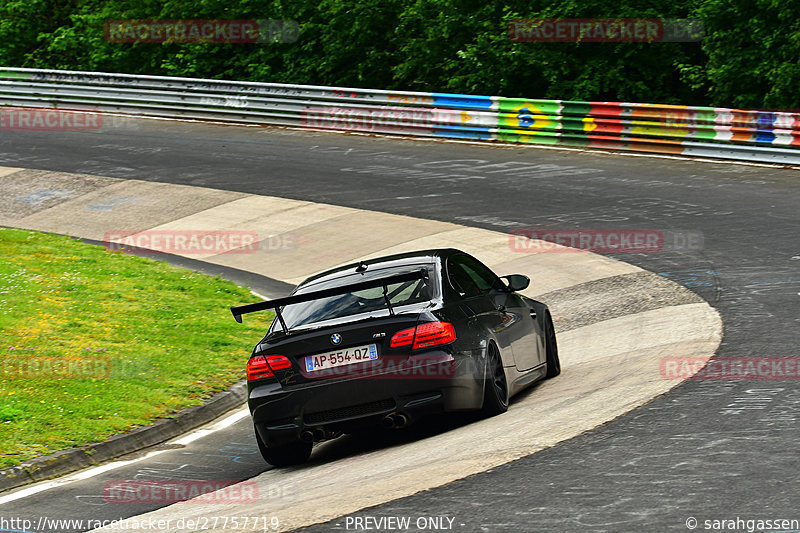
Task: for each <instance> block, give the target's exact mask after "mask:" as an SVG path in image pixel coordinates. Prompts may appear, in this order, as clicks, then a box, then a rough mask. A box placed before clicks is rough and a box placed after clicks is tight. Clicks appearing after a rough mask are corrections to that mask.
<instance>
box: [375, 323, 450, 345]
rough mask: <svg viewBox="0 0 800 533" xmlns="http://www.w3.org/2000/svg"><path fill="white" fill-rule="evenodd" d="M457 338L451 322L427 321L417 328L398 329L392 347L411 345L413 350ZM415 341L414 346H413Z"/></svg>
mask: <svg viewBox="0 0 800 533" xmlns="http://www.w3.org/2000/svg"><path fill="white" fill-rule="evenodd" d="M454 340H456V332H455V330H454V329H453V324H451V323H449V322H426V323H425V324H419V325H418V326H417V327H416V328H409V329H404V330H402V331H398V332H397V333H395V334H394V335H393V336H392V342H391V343H390V344H389V346H390V347H391V348H402V347H403V346H411V349H412V350H417V349H419V348H428V347H430V346H436V345H438V344H447V343H449V342H453V341H454ZM412 343H413V346H412Z"/></svg>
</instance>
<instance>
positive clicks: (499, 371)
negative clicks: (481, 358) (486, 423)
mask: <svg viewBox="0 0 800 533" xmlns="http://www.w3.org/2000/svg"><path fill="white" fill-rule="evenodd" d="M506 411H508V383H507V382H506V373H505V371H504V369H503V361H502V360H501V359H500V352H498V351H497V347H496V346H495V345H494V344H489V348H488V350H487V351H486V383H485V384H484V387H483V407H482V408H481V412H482V413H483V415H484V416H495V415H499V414H501V413H505V412H506Z"/></svg>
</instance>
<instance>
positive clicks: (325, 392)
mask: <svg viewBox="0 0 800 533" xmlns="http://www.w3.org/2000/svg"><path fill="white" fill-rule="evenodd" d="M529 282H530V280H529V279H528V277H526V276H523V275H520V274H514V275H510V276H503V277H498V276H497V275H495V274H494V273H493V272H492V271H491V270H490V269H489V268H488V267H486V266H485V265H483V264H482V263H481V262H480V261H478V260H477V259H475V258H474V257H472V256H471V255H468V254H466V253H464V252H461V251H459V250H455V249H441V250H424V251H419V252H413V253H406V254H400V255H392V256H387V257H381V258H378V259H371V260H368V261H362V262H360V263H354V264H352V265H347V266H343V267H339V268H336V269H334V270H329V271H327V272H323V273H321V274H319V275H316V276H314V277H311V278H309V279H307V280H305V281H304V282H302V283H301V284H300V285H298V287H297V288H296V289H295V290H294V292H293V293H292V294H291V295H290V296H288V297H286V298H279V299H276V300H271V301H267V302H259V303H254V304H249V305H243V306H239V307H232V308H231V311H232V312H233V315H234V317H235V318H236V320H238V321H240V322H241V320H242V315H243V314H245V313H251V312H254V311H260V310H265V309H274V310H275V312H276V320H275V321H274V322H273V324H272V326H271V327H270V329H269V331H268V332H267V334H266V335H265V336H264V338H263V339H261V341H260V342H259V343H258V344H257V345H256V347H255V349H254V350H253V353H252V355H251V356H250V360H249V361H248V362H247V385H248V403H249V407H250V413H251V414H252V417H253V424H254V426H255V434H256V440H257V441H258V445H259V448H260V450H261V453H262V455H263V456H264V459H265V460H266V461H267V462H268V463H270V464H272V465H275V466H285V465H291V464H298V463H302V462H304V461H306V460H307V459H308V458H309V456H310V455H311V448H312V445H313V443H314V442H319V441H323V440H327V439H331V438H335V437H337V436H339V435H341V434H342V433H351V432H358V431H364V430H367V431H368V430H369V428H370V427H378V426H383V427H387V428H400V427H403V426H406V425H408V424H409V423H411V422H413V421H414V420H415V419H418V418H419V417H421V416H424V415H426V414H430V413H436V412H449V411H465V410H483V412H484V413H485V414H486V415H487V416H491V415H496V414H500V413H503V412H505V411H506V410H507V409H508V402H509V398H510V397H511V396H513V395H514V394H516V393H517V392H519V391H521V390H522V389H523V388H525V387H527V386H528V385H531V384H532V383H534V382H536V381H538V380H540V379H544V378H551V377H554V376H557V375H558V374H559V372H560V371H561V367H560V363H559V359H558V348H557V344H556V336H555V331H554V329H553V321H552V318H551V317H550V312H549V310H548V308H547V306H546V305H545V304H543V303H541V302H537V301H536V300H532V299H530V298H527V297H525V296H522V295H519V294H517V291H521V290H523V289H525V288H526V287H527V286H528V284H529Z"/></svg>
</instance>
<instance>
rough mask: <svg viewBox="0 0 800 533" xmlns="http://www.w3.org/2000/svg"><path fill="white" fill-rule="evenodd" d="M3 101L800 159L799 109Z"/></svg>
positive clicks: (80, 87)
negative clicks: (792, 110)
mask: <svg viewBox="0 0 800 533" xmlns="http://www.w3.org/2000/svg"><path fill="white" fill-rule="evenodd" d="M0 106H6V107H27V108H31V107H32V108H59V109H76V108H77V109H87V108H88V109H95V110H97V111H100V112H106V113H108V112H113V113H122V114H133V115H147V116H158V117H171V118H183V119H201V120H221V121H230V122H241V123H251V124H273V125H280V126H295V127H305V128H314V129H330V130H339V131H342V130H343V131H359V132H368V133H387V134H400V135H414V136H432V137H450V138H460V139H472V140H482V141H489V140H497V141H505V142H515V143H532V144H544V145H553V146H556V145H558V146H571V147H586V148H603V149H620V150H633V151H641V152H656V153H668V154H677V155H686V156H699V157H712V158H722V159H736V160H744V161H755V162H766V163H779V164H788V165H797V164H800V114H797V113H790V112H777V111H756V110H740V109H726V108H714V107H692V106H675V105H660V104H633V103H620V102H571V101H564V100H540V99H527V98H504V97H502V96H473V95H464V94H449V93H423V92H401V91H384V90H375V89H355V88H341V87H319V86H312V85H287V84H278V83H258V82H242V81H224V80H210V79H194V78H173V77H162V76H142V75H130V74H112V73H101V72H79V71H64V70H39V69H25V68H0Z"/></svg>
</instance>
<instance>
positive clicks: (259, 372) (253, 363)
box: [247, 355, 275, 381]
mask: <svg viewBox="0 0 800 533" xmlns="http://www.w3.org/2000/svg"><path fill="white" fill-rule="evenodd" d="M274 377H275V374H273V373H272V370H270V368H269V365H268V364H267V358H266V357H264V356H263V355H257V356H255V357H251V358H250V360H249V361H247V381H256V380H257V379H265V378H274Z"/></svg>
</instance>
